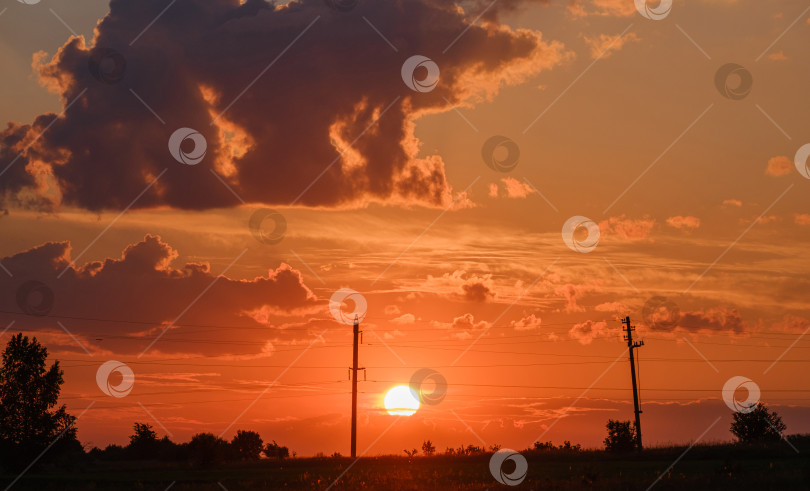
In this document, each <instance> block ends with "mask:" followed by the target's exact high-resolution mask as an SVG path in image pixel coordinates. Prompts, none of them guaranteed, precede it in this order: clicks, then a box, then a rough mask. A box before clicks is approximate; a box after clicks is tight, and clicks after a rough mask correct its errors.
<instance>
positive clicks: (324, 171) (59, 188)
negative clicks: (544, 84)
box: [0, 0, 570, 210]
mask: <svg viewBox="0 0 810 491" xmlns="http://www.w3.org/2000/svg"><path fill="white" fill-rule="evenodd" d="M487 3H488V2H487ZM526 3H528V0H527V1H518V0H510V1H502V2H500V3H499V4H498V5H496V6H494V7H493V8H491V9H489V10H488V12H487V16H486V17H487V18H488V19H489V21H487V22H484V23H478V24H475V23H474V22H473V20H474V19H475V16H473V15H472V14H471V13H467V12H464V11H463V10H461V9H459V8H457V7H456V6H455V5H452V4H448V3H446V2H442V1H439V0H413V1H409V2H408V3H407V8H405V6H404V4H400V3H395V2H360V3H358V5H357V7H356V8H355V9H354V10H353V11H352V13H351V17H349V16H347V15H345V13H342V12H337V11H333V10H332V9H330V8H329V7H328V5H327V2H324V1H323V0H298V1H293V2H290V3H288V4H286V5H283V6H274V5H273V4H272V3H268V2H264V1H262V0H247V1H245V2H236V1H234V0H185V1H180V2H177V3H176V4H173V5H172V8H170V9H168V10H166V12H165V13H164V14H163V15H160V16H159V15H158V14H159V13H160V12H161V11H163V10H164V9H165V7H166V5H165V2H164V1H163V0H116V1H113V2H111V3H110V12H109V14H108V15H107V16H106V17H104V19H102V20H101V21H100V22H99V24H98V25H97V27H96V34H95V36H94V43H95V44H94V46H88V45H87V44H86V43H85V41H84V39H83V38H82V37H72V38H71V39H70V40H68V41H67V42H66V43H65V44H64V45H63V46H62V47H61V48H60V49H59V50H58V52H57V53H56V54H55V55H54V56H53V57H52V58H50V59H47V57H45V56H42V55H40V56H39V57H38V58H37V61H38V63H39V64H38V71H39V75H40V77H41V79H42V81H43V83H44V84H46V85H47V86H48V87H49V88H51V89H52V90H54V91H56V92H58V94H59V95H60V96H61V98H62V100H63V101H64V104H65V105H66V109H65V114H64V116H60V117H57V115H55V114H42V115H40V116H38V117H37V118H35V119H34V121H33V122H32V123H31V124H16V123H12V124H9V126H8V127H7V128H6V129H5V130H3V131H2V132H0V142H2V146H1V147H0V169H3V168H5V167H7V166H9V165H10V164H12V162H13V165H11V166H10V168H9V170H8V171H7V172H6V174H5V175H4V176H3V179H2V180H0V193H2V195H3V196H4V200H5V202H6V203H13V204H15V205H21V206H38V207H42V208H48V207H52V206H59V205H70V206H78V207H82V208H86V209H89V210H102V209H123V208H125V207H127V206H128V205H129V204H130V203H132V202H133V200H134V199H135V198H136V197H137V196H138V195H139V194H140V193H142V192H143V195H142V196H141V197H140V199H138V200H136V201H135V202H134V205H133V208H154V207H161V206H169V207H175V208H181V209H194V210H198V209H210V208H216V207H230V206H238V205H239V204H240V202H239V201H238V199H237V198H236V197H235V196H234V194H233V193H232V192H231V191H230V190H229V189H227V187H226V186H224V185H223V184H222V183H221V182H220V181H219V180H218V179H217V178H216V177H215V176H213V175H212V173H211V172H210V171H212V170H213V171H215V172H216V173H217V174H219V176H220V177H221V178H222V179H223V180H224V181H225V182H227V184H228V186H230V188H232V189H233V191H234V192H235V193H236V194H237V195H238V196H240V197H241V198H242V199H243V200H245V201H246V202H249V203H266V204H284V205H288V204H290V203H293V202H297V203H298V204H300V205H305V206H326V207H338V206H363V205H365V204H367V203H368V202H370V201H380V202H382V201H385V202H387V203H394V204H419V205H424V206H446V205H447V204H448V203H450V201H451V200H452V196H453V194H454V193H453V191H452V189H451V187H450V185H449V184H448V182H447V178H446V175H445V167H444V161H443V160H442V157H441V156H439V155H428V156H422V155H421V154H420V145H421V142H420V141H419V140H418V139H417V138H416V136H415V135H414V129H415V121H416V120H417V119H418V118H419V117H421V116H423V115H426V114H430V113H437V112H443V111H447V110H449V109H450V108H451V107H453V106H455V105H459V104H462V103H463V104H467V105H470V104H474V103H476V102H478V101H482V100H486V99H488V98H491V97H492V96H494V95H495V94H496V93H497V92H498V91H499V90H500V88H501V87H504V86H508V85H516V84H520V83H522V82H524V81H526V80H527V79H528V78H530V77H532V76H534V75H536V74H537V73H539V72H540V71H542V70H547V69H550V68H552V67H554V66H555V65H557V64H559V63H561V62H562V61H565V60H566V59H568V58H570V54H568V53H566V52H565V50H564V47H563V45H562V44H561V43H559V42H548V41H546V40H544V39H543V38H542V35H541V34H540V33H539V32H536V31H531V30H527V29H511V28H509V27H508V26H505V25H499V24H496V23H494V22H495V19H497V18H498V16H499V15H502V14H503V13H505V12H509V11H513V10H515V9H517V8H519V7H520V6H521V5H524V4H526ZM541 3H542V2H541ZM468 5H470V12H473V11H475V12H476V14H475V15H476V16H477V12H480V10H477V11H476V10H475V8H477V7H479V6H480V7H481V10H483V8H484V7H486V5H485V4H484V3H482V2H478V1H476V2H473V3H472V4H468ZM363 17H364V18H367V19H369V20H370V21H371V22H373V23H374V25H375V27H376V28H377V29H378V30H379V31H380V32H382V33H384V34H385V36H386V37H387V38H388V39H390V40H392V42H393V43H395V45H396V46H397V49H398V53H395V52H393V51H392V50H391V48H390V46H388V44H387V43H385V42H381V39H380V38H379V35H378V34H377V33H375V32H374V31H373V30H372V29H366V28H365V27H367V26H364V27H363V28H362V29H355V28H354V27H352V24H351V23H350V22H349V21H348V19H354V20H356V19H361V18H363ZM156 18H157V20H156V21H155V22H154V24H152V21H153V20H155V19H156ZM316 19H317V20H316ZM313 22H314V24H312V23H313ZM310 24H312V27H311V28H309V29H307V27H308V26H310ZM147 25H148V26H150V27H149V29H147V30H146V31H145V32H143V34H142V35H140V37H138V36H139V33H141V31H143V30H144V26H147ZM305 30H306V32H305ZM460 32H464V36H463V37H461V38H460V39H459V40H458V41H457V42H456V43H455V45H453V46H452V48H451V49H448V50H446V51H447V52H446V54H444V55H442V56H441V57H440V58H437V60H436V61H437V63H438V64H439V65H440V72H441V74H440V81H439V83H438V85H437V87H436V89H435V90H433V91H432V92H430V93H417V92H415V91H412V90H411V89H409V88H408V87H406V85H405V84H404V83H403V80H402V77H401V68H402V65H403V62H404V61H405V59H407V58H408V57H409V56H411V55H414V54H430V53H434V52H436V50H437V49H440V48H441V47H443V46H445V45H446V44H447V42H448V41H447V40H448V39H453V37H454V36H457V34H458V33H460ZM299 36H300V37H299ZM136 37H137V40H136V42H133V40H134V39H135V38H136ZM439 45H441V46H439ZM437 46H439V48H437ZM109 49H112V50H115V51H117V52H118V53H120V55H121V56H122V57H123V59H125V60H126V69H125V71H124V73H123V78H122V79H121V80H120V82H119V83H117V84H112V85H111V84H108V83H103V82H100V81H99V80H97V79H96V78H94V77H93V75H92V74H91V71H90V70H89V69H88V65H89V63H91V62H92V60H93V59H95V58H97V57H99V56H100V55H102V54H103V53H105V51H104V50H109ZM285 50H286V52H285ZM133 92H134V94H137V96H135V95H133ZM139 99H141V100H143V101H144V102H146V103H147V104H148V105H149V108H151V109H152V110H153V111H154V112H155V113H156V114H157V115H158V116H159V117H160V118H161V119H162V120H163V121H165V124H162V123H161V121H159V120H158V118H156V117H155V116H154V115H153V114H152V112H151V111H150V110H149V109H148V108H147V107H145V105H144V104H143V103H142V102H141V100H139ZM69 103H70V105H69V107H67V104H69ZM212 121H214V122H213V123H212ZM51 124H52V126H51ZM183 127H187V128H192V129H194V130H196V131H198V132H200V134H201V135H202V136H203V137H204V138H205V140H206V141H207V153H206V155H205V157H204V159H203V160H202V162H201V163H200V164H199V165H196V166H187V165H183V164H180V163H178V162H176V161H175V160H174V159H173V158H172V155H171V154H170V152H169V150H168V148H167V145H168V141H169V137H170V136H171V135H172V133H173V132H174V131H175V130H177V129H178V128H183ZM46 128H47V131H45V130H46ZM43 132H44V133H43ZM39 134H42V136H41V137H40V138H38V139H37V138H36V137H37V135H39ZM189 143H190V142H187V144H189ZM29 145H30V146H29ZM184 148H185V147H184ZM190 150H191V148H188V149H186V151H190ZM18 155H20V157H19V158H17V156H18ZM15 159H16V160H15ZM164 170H166V172H165V174H161V173H162V172H163V171H164ZM157 176H161V177H160V180H159V181H158V182H157V183H156V184H154V185H152V186H151V187H149V189H148V190H146V189H147V186H148V185H149V183H151V182H153V181H154V180H155V178H156V177H157ZM144 190H146V191H144ZM299 197H300V199H299Z"/></svg>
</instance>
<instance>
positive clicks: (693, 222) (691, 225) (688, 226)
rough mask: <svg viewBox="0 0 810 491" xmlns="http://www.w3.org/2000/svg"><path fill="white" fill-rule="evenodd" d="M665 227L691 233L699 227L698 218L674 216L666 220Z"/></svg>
mask: <svg viewBox="0 0 810 491" xmlns="http://www.w3.org/2000/svg"><path fill="white" fill-rule="evenodd" d="M667 225H669V226H670V227H675V228H677V229H678V230H686V231H692V230H695V229H697V228H699V227H700V218H698V217H693V216H680V215H679V216H674V217H669V218H667Z"/></svg>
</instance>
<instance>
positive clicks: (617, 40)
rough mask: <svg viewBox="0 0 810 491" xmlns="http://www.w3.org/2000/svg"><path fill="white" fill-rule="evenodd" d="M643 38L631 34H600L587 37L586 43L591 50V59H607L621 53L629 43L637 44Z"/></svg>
mask: <svg viewBox="0 0 810 491" xmlns="http://www.w3.org/2000/svg"><path fill="white" fill-rule="evenodd" d="M639 41H641V38H640V37H638V35H636V33H634V32H631V33H628V34H626V35H624V36H620V35H619V34H600V35H599V36H598V37H590V36H585V43H586V44H587V45H588V47H590V49H591V58H593V59H596V58H600V57H601V58H607V57H609V56H610V55H612V54H613V53H615V52H616V51H619V50H620V49H622V47H624V45H625V44H627V43H637V42H639Z"/></svg>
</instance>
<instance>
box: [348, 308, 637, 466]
mask: <svg viewBox="0 0 810 491" xmlns="http://www.w3.org/2000/svg"><path fill="white" fill-rule="evenodd" d="M359 336H360V318H359V317H358V316H356V315H355V316H354V349H353V350H352V458H355V457H357V370H358V368H357V342H358V338H359ZM634 383H635V382H634Z"/></svg>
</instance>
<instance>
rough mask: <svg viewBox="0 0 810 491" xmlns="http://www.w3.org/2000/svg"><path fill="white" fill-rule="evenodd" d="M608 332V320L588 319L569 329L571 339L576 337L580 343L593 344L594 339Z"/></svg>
mask: <svg viewBox="0 0 810 491" xmlns="http://www.w3.org/2000/svg"><path fill="white" fill-rule="evenodd" d="M607 332H608V328H607V322H605V321H598V322H594V321H592V320H587V321H585V322H580V323H579V324H575V325H574V327H572V328H571V330H570V331H568V335H569V336H571V339H576V340H577V341H579V343H580V344H591V342H593V340H594V339H596V338H599V337H602V336H604V335H605V334H606V333H607Z"/></svg>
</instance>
